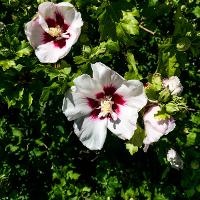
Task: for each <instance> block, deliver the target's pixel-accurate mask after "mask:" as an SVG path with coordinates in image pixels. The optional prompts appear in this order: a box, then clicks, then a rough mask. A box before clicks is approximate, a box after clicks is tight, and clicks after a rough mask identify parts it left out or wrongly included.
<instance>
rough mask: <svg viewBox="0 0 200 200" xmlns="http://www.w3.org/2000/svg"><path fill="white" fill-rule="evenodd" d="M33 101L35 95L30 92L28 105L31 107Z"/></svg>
mask: <svg viewBox="0 0 200 200" xmlns="http://www.w3.org/2000/svg"><path fill="white" fill-rule="evenodd" d="M32 103H33V97H32V93H29V94H28V107H30V106H31V105H32Z"/></svg>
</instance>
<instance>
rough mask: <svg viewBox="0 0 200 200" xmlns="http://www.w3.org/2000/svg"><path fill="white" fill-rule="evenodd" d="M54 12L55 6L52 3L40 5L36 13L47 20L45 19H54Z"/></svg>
mask: <svg viewBox="0 0 200 200" xmlns="http://www.w3.org/2000/svg"><path fill="white" fill-rule="evenodd" d="M55 12H56V6H55V4H54V3H52V2H44V3H41V4H40V5H39V7H38V13H39V15H41V16H42V17H43V18H44V19H47V18H51V19H55V17H56V16H55Z"/></svg>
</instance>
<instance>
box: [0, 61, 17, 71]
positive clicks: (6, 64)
mask: <svg viewBox="0 0 200 200" xmlns="http://www.w3.org/2000/svg"><path fill="white" fill-rule="evenodd" d="M0 66H1V67H2V69H3V71H6V70H7V69H9V68H11V67H15V66H16V64H15V61H14V60H1V61H0Z"/></svg>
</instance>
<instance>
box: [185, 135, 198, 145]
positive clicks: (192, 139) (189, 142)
mask: <svg viewBox="0 0 200 200" xmlns="http://www.w3.org/2000/svg"><path fill="white" fill-rule="evenodd" d="M196 138H197V133H195V132H190V133H189V134H188V135H187V143H186V145H187V146H192V145H194V144H195V141H196Z"/></svg>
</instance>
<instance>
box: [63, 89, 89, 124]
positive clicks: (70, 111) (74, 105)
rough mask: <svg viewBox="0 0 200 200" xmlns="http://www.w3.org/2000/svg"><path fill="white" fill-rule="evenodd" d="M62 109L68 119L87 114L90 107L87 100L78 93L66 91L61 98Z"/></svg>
mask: <svg viewBox="0 0 200 200" xmlns="http://www.w3.org/2000/svg"><path fill="white" fill-rule="evenodd" d="M62 111H63V113H64V114H65V116H66V117H67V119H68V120H69V121H71V120H74V119H77V118H79V117H82V116H85V115H87V114H89V113H90V112H91V111H92V109H91V107H90V106H89V105H88V100H87V99H86V98H85V97H84V96H83V95H82V94H80V93H76V92H72V93H70V92H68V93H67V94H66V96H65V97H64V99H63V106H62Z"/></svg>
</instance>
